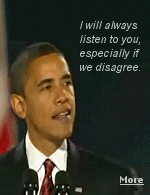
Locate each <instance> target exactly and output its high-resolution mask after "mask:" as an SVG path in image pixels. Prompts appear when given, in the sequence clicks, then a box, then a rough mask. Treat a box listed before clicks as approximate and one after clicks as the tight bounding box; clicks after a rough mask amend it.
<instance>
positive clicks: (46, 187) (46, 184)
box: [40, 159, 54, 195]
mask: <svg viewBox="0 0 150 195" xmlns="http://www.w3.org/2000/svg"><path fill="white" fill-rule="evenodd" d="M44 166H45V176H44V179H43V182H42V186H41V190H40V195H51V194H52V191H53V181H52V170H53V168H54V163H53V162H52V161H51V160H50V159H46V160H45V162H44Z"/></svg>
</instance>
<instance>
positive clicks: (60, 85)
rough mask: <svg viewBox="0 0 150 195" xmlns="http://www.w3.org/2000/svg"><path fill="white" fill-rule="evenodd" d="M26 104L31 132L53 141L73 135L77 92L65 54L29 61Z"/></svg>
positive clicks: (27, 119)
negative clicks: (75, 92)
mask: <svg viewBox="0 0 150 195" xmlns="http://www.w3.org/2000/svg"><path fill="white" fill-rule="evenodd" d="M25 105H26V114H25V118H26V121H27V125H28V130H29V132H30V133H31V134H33V135H36V136H42V137H43V138H46V139H48V140H51V141H53V140H63V139H65V138H69V137H70V136H71V134H72V130H73V122H74V118H75V95H74V88H73V84H72V80H71V75H70V72H69V70H68V66H67V62H66V61H65V59H64V57H63V56H61V55H60V54H57V53H52V54H48V55H44V56H41V57H39V58H37V59H35V60H33V61H32V62H30V67H29V69H28V79H27V83H26V86H25Z"/></svg>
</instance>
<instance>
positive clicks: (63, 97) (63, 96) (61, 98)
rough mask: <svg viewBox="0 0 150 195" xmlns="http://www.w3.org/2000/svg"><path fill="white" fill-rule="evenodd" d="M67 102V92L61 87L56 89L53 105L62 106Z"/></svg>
mask: <svg viewBox="0 0 150 195" xmlns="http://www.w3.org/2000/svg"><path fill="white" fill-rule="evenodd" d="M66 101H68V92H67V91H66V90H65V89H64V88H63V87H57V89H56V96H55V104H62V103H65V102H66Z"/></svg>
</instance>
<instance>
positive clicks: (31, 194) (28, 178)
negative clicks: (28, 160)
mask: <svg viewBox="0 0 150 195" xmlns="http://www.w3.org/2000/svg"><path fill="white" fill-rule="evenodd" d="M38 189H39V186H38V175H37V173H36V172H35V171H34V170H33V169H26V170H25V171H24V172H23V175H22V195H37V192H38Z"/></svg>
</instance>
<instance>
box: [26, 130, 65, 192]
mask: <svg viewBox="0 0 150 195" xmlns="http://www.w3.org/2000/svg"><path fill="white" fill-rule="evenodd" d="M25 143H26V155H27V159H28V165H29V168H30V169H33V170H35V171H36V172H37V174H38V180H39V191H38V195H39V192H40V189H41V185H42V181H43V179H44V176H45V167H44V165H43V163H44V161H45V160H46V159H47V158H49V159H50V160H51V161H53V162H54V164H55V167H54V169H53V171H52V180H53V183H54V184H55V175H56V173H57V172H58V171H60V170H63V171H66V170H67V140H64V142H63V143H62V145H61V146H60V148H58V149H57V150H56V151H55V152H54V153H53V154H52V155H50V156H49V157H47V156H45V155H44V154H43V153H42V152H40V151H39V150H38V149H37V148H36V147H35V146H34V145H33V144H32V142H31V141H30V138H29V135H28V133H27V135H26V141H25Z"/></svg>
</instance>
